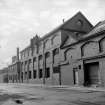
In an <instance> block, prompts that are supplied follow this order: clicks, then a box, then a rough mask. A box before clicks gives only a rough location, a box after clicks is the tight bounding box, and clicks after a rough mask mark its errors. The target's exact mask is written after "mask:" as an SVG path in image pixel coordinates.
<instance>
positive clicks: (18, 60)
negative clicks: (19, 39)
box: [17, 47, 19, 61]
mask: <svg viewBox="0 0 105 105" xmlns="http://www.w3.org/2000/svg"><path fill="white" fill-rule="evenodd" d="M17 61H19V48H18V47H17Z"/></svg>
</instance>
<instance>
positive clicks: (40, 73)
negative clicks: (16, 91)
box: [39, 69, 43, 78]
mask: <svg viewBox="0 0 105 105" xmlns="http://www.w3.org/2000/svg"><path fill="white" fill-rule="evenodd" d="M42 77H43V72H42V69H39V78H42Z"/></svg>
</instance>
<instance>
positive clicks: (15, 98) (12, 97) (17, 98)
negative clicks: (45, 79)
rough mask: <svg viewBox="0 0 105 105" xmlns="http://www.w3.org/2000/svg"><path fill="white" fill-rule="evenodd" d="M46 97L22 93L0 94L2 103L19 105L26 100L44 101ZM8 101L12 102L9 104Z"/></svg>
mask: <svg viewBox="0 0 105 105" xmlns="http://www.w3.org/2000/svg"><path fill="white" fill-rule="evenodd" d="M44 100H45V98H44V97H40V96H33V95H24V94H23V95H20V94H0V105H15V104H16V105H18V104H23V103H25V102H26V101H32V102H38V103H39V102H41V101H44ZM8 102H9V103H10V104H8ZM14 103H15V104H14Z"/></svg>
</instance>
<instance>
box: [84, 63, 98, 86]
mask: <svg viewBox="0 0 105 105" xmlns="http://www.w3.org/2000/svg"><path fill="white" fill-rule="evenodd" d="M98 71H99V63H98V62H94V63H87V64H85V70H84V80H85V84H86V85H92V84H98V81H99V79H98Z"/></svg>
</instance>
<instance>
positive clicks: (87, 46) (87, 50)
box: [81, 41, 99, 56]
mask: <svg viewBox="0 0 105 105" xmlns="http://www.w3.org/2000/svg"><path fill="white" fill-rule="evenodd" d="M98 53H99V44H98V42H95V41H88V42H86V43H84V44H83V45H82V47H81V55H82V56H93V55H96V54H98Z"/></svg>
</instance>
